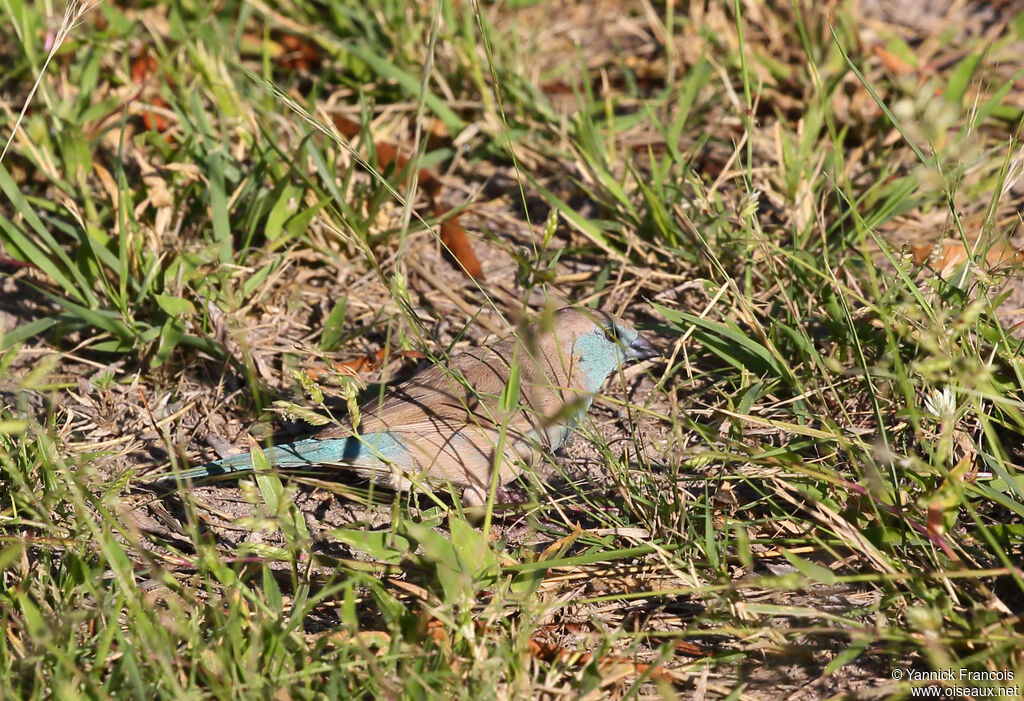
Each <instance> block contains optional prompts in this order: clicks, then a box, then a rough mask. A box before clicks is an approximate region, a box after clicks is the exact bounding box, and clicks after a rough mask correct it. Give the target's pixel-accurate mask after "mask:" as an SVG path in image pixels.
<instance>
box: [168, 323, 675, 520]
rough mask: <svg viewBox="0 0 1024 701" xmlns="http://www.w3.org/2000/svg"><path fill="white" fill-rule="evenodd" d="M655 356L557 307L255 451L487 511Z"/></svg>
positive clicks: (210, 472) (192, 475) (234, 461)
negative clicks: (625, 373) (458, 496)
mask: <svg viewBox="0 0 1024 701" xmlns="http://www.w3.org/2000/svg"><path fill="white" fill-rule="evenodd" d="M658 356H661V353H660V352H659V351H658V350H657V349H656V348H655V347H654V346H653V345H652V344H651V342H650V341H649V340H648V339H647V338H645V337H644V336H643V335H642V334H640V333H639V332H638V331H636V330H635V329H634V328H632V327H631V326H629V325H628V324H626V323H624V322H623V321H622V320H620V319H617V318H615V317H613V316H612V315H610V314H608V313H606V312H604V311H600V310H593V309H588V308H578V307H564V308H561V309H558V310H557V311H555V312H554V313H553V314H548V315H546V316H545V315H541V317H540V318H539V319H538V320H536V321H534V322H533V323H532V324H530V325H528V326H525V327H523V328H521V330H520V332H519V333H518V334H515V333H513V334H511V335H509V336H507V337H505V338H502V339H501V340H498V341H497V342H495V343H493V344H491V345H489V346H480V347H477V348H471V349H468V350H464V351H462V352H460V353H456V354H453V355H452V356H450V358H449V362H448V364H447V365H446V366H442V365H433V366H431V367H429V368H427V369H425V370H423V371H422V372H420V373H418V374H416V375H414V376H413V377H412V378H410V379H409V380H407V381H405V382H403V383H401V384H399V385H397V386H395V387H393V388H391V389H389V390H387V391H385V392H384V393H383V394H382V395H381V396H379V397H378V398H375V399H373V400H370V401H368V402H367V403H366V404H364V405H363V406H362V407H361V409H360V411H359V412H358V414H359V416H360V417H361V418H360V419H359V421H358V424H356V425H353V424H352V423H351V422H350V423H348V424H344V423H342V424H338V425H335V426H331V427H330V428H327V429H325V430H323V431H321V432H320V433H318V434H316V435H314V436H313V437H311V438H306V439H304V440H299V441H295V442H293V443H285V444H282V445H277V446H273V447H270V448H267V449H266V450H265V454H266V457H267V460H268V462H269V464H270V465H271V466H274V467H277V468H280V469H284V470H289V469H291V470H297V469H301V470H303V471H306V470H314V471H321V470H328V471H330V470H331V469H339V468H340V469H348V470H351V471H354V472H355V473H356V474H357V475H359V476H361V477H362V478H366V479H369V480H370V481H372V482H373V483H374V484H377V485H380V486H384V487H387V488H390V489H394V490H401V491H409V490H413V489H417V488H419V487H420V486H421V485H426V486H428V487H432V488H433V487H444V486H446V485H450V487H451V488H455V489H461V490H462V502H463V504H464V505H465V506H480V505H483V504H484V503H486V501H487V497H488V493H489V490H490V487H491V482H492V478H493V474H494V470H497V471H498V476H497V480H498V486H499V487H502V486H504V485H506V484H507V483H508V482H510V481H512V480H514V479H515V478H516V476H517V475H518V474H519V471H520V469H521V466H523V465H533V464H536V462H537V461H538V460H539V458H540V457H541V455H543V454H544V451H546V450H551V451H553V450H557V449H558V448H559V447H561V446H562V444H563V443H564V442H565V440H566V438H567V437H568V436H569V434H570V433H571V432H572V430H573V428H574V427H575V426H576V425H577V424H578V422H579V421H580V420H581V419H582V417H583V416H584V414H585V413H586V412H587V410H588V409H589V408H590V406H591V404H592V402H593V400H594V397H595V396H596V395H597V394H598V392H599V391H600V389H601V387H602V385H603V384H604V382H605V380H607V379H608V377H609V376H610V375H611V374H612V373H614V372H615V371H617V370H618V369H620V368H622V367H623V366H624V365H626V364H628V363H632V362H639V361H643V360H648V359H650V358H654V357H658ZM253 470H254V467H253V460H252V455H251V454H250V453H244V454H241V455H236V456H232V457H227V458H223V459H221V460H217V461H215V462H211V463H207V464H205V465H201V466H199V467H196V468H193V469H188V470H184V471H178V472H174V473H168V474H165V475H162V476H160V477H158V478H157V479H156V480H155V481H154V486H159V487H165V488H166V487H172V486H174V485H177V484H179V481H180V483H186V484H187V483H188V482H189V481H193V482H195V481H202V480H204V479H209V478H213V477H218V476H224V475H241V474H243V473H246V472H252V471H253Z"/></svg>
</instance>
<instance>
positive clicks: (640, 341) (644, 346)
mask: <svg viewBox="0 0 1024 701" xmlns="http://www.w3.org/2000/svg"><path fill="white" fill-rule="evenodd" d="M626 355H627V356H629V358H630V359H631V360H647V359H648V358H660V357H661V356H662V352H661V351H660V350H658V349H657V348H655V347H654V346H652V345H651V342H650V341H648V340H647V339H646V338H644V337H643V336H642V335H641V334H637V335H636V338H635V339H633V342H632V343H630V344H629V345H628V346H627V347H626Z"/></svg>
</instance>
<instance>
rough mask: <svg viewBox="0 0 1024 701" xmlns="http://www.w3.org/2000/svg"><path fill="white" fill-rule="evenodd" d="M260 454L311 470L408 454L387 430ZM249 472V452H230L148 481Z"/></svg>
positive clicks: (164, 484)
mask: <svg viewBox="0 0 1024 701" xmlns="http://www.w3.org/2000/svg"><path fill="white" fill-rule="evenodd" d="M264 453H265V454H266V456H267V462H269V463H270V466H271V467H283V468H291V469H295V468H306V469H312V468H317V467H320V466H321V465H358V466H360V467H364V468H369V469H374V468H379V467H384V466H386V465H388V464H390V463H393V462H396V463H397V462H402V461H404V460H407V459H408V457H409V453H408V450H407V449H406V448H405V446H404V445H403V444H402V442H401V441H399V440H398V439H397V438H395V437H394V436H392V435H391V434H390V433H386V432H382V433H367V434H365V435H362V436H348V437H347V438H329V439H326V440H322V439H320V438H307V439H306V440H302V441H296V442H294V443H285V444H283V445H277V446H273V447H271V448H267V449H266V450H265V451H264ZM252 471H253V464H252V454H251V453H243V454H241V455H233V456H231V457H228V458H224V459H222V460H216V461H214V462H210V463H206V464H205V465H200V466H199V467H193V468H191V469H188V470H182V471H181V472H178V473H176V474H164V475H160V476H159V477H157V478H156V479H155V480H153V482H152V483H151V484H152V485H153V486H155V487H161V488H168V487H173V486H174V485H175V484H176V483H177V481H178V480H181V481H182V482H187V481H192V482H201V481H203V480H207V479H213V478H216V477H222V476H225V475H236V476H239V475H243V474H246V473H249V472H252Z"/></svg>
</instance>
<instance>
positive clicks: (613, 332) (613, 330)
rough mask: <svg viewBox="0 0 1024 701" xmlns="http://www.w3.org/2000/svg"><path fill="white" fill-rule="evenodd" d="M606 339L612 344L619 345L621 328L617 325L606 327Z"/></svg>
mask: <svg viewBox="0 0 1024 701" xmlns="http://www.w3.org/2000/svg"><path fill="white" fill-rule="evenodd" d="M604 337H605V338H607V339H608V340H609V341H611V342H612V343H618V342H619V328H618V327H617V326H616V325H615V324H611V325H610V326H607V327H605V329H604Z"/></svg>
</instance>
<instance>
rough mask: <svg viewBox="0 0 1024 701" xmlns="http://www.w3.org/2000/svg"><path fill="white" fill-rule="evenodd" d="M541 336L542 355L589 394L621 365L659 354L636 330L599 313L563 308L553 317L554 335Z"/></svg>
mask: <svg viewBox="0 0 1024 701" xmlns="http://www.w3.org/2000/svg"><path fill="white" fill-rule="evenodd" d="M541 337H542V339H544V340H543V341H542V342H541V343H542V347H541V351H542V353H543V354H544V355H545V356H546V357H547V358H549V359H550V360H552V361H553V362H559V360H560V365H561V366H562V368H563V369H564V370H565V371H566V372H567V373H569V374H570V381H573V380H575V383H578V386H582V388H583V389H584V390H585V391H587V392H591V393H593V392H597V391H598V390H599V389H600V388H601V385H602V384H604V381H605V380H606V379H607V378H608V376H609V375H611V374H612V373H613V372H614V371H615V370H617V369H618V368H620V367H622V366H623V365H625V364H627V363H630V362H633V361H639V360H647V359H648V358H655V357H658V356H660V355H661V353H660V352H659V351H658V350H657V349H655V347H654V346H653V345H651V342H650V341H648V340H647V339H646V338H644V336H643V335H642V334H641V333H640V332H639V331H637V330H636V329H634V328H633V327H632V326H629V325H628V324H626V323H625V322H623V321H622V320H620V319H617V318H615V317H613V316H612V315H611V314H608V313H606V312H603V311H598V310H591V309H578V308H576V307H563V308H562V309H559V310H558V311H556V312H555V314H554V328H553V333H552V334H542V335H541ZM548 343H550V344H551V346H552V347H550V348H544V347H543V346H544V345H547V344H548Z"/></svg>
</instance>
